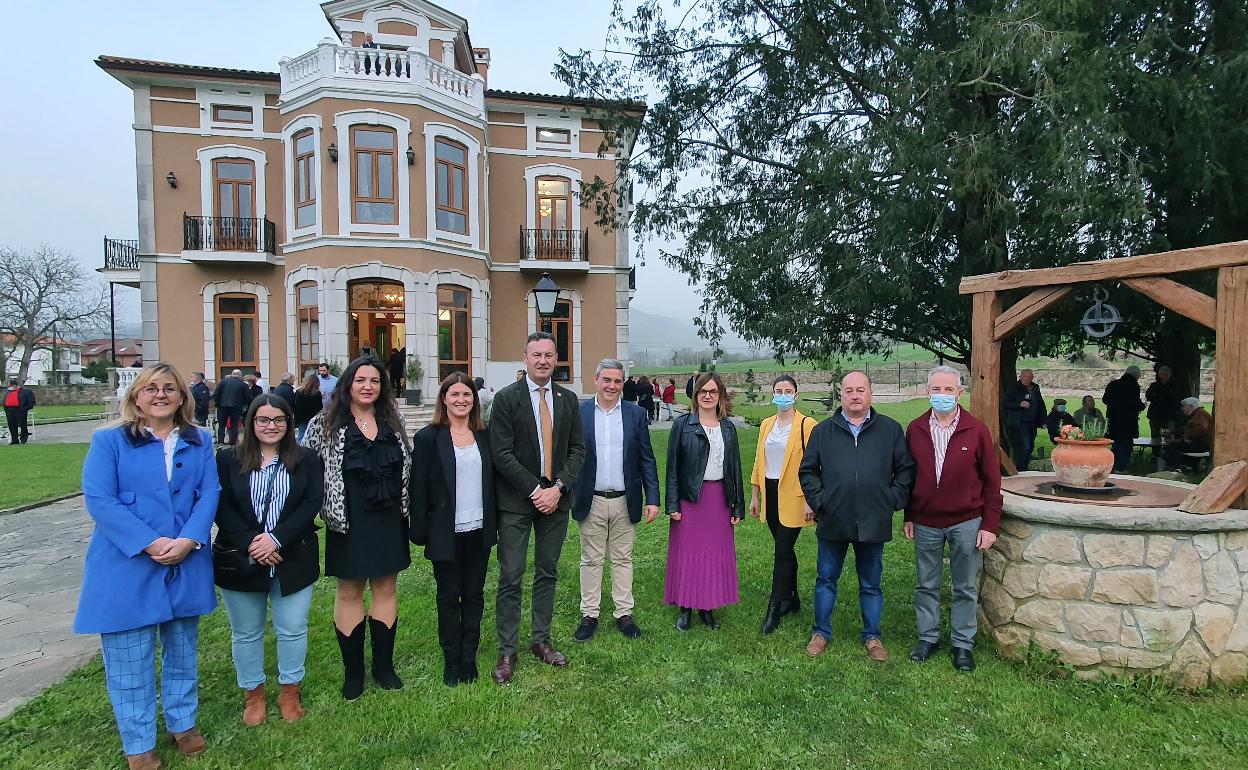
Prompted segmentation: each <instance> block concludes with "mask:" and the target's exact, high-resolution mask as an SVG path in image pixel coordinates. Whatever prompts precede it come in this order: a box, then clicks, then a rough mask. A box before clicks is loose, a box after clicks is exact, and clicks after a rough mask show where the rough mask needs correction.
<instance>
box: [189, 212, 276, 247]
mask: <svg viewBox="0 0 1248 770" xmlns="http://www.w3.org/2000/svg"><path fill="white" fill-rule="evenodd" d="M182 248H183V249H185V250H187V251H250V252H255V253H258V254H259V253H265V254H277V230H276V228H274V226H273V223H272V222H270V221H269V220H268V219H255V218H251V217H193V216H191V215H189V214H183V215H182Z"/></svg>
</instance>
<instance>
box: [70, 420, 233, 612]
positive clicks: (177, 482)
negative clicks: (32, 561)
mask: <svg viewBox="0 0 1248 770" xmlns="http://www.w3.org/2000/svg"><path fill="white" fill-rule="evenodd" d="M190 430H193V431H195V433H194V434H192V435H189V436H188V434H186V433H184V434H182V435H181V436H179V438H178V444H177V448H176V449H175V450H174V455H173V475H172V477H171V479H170V480H169V481H166V480H165V448H164V445H163V444H162V443H161V442H160V441H158V440H156V439H155V438H149V440H146V441H142V442H140V443H137V444H135V443H131V440H130V438H129V437H128V435H127V432H126V428H124V427H115V428H104V429H101V430H98V431H96V432H95V435H94V436H92V437H91V448H90V449H89V450H88V451H87V459H86V461H85V462H84V463H83V466H82V493H83V497H84V499H85V500H86V504H87V513H89V514H90V515H91V518H92V519H94V520H95V532H94V533H93V534H92V535H91V545H90V546H89V547H88V548H87V558H86V565H85V569H84V573H83V576H82V594H81V595H80V596H79V598H78V614H77V615H76V616H75V617H74V631H76V632H77V633H80V634H102V633H110V632H115V631H128V630H131V629H135V628H142V627H144V626H150V625H153V624H156V623H163V622H164V621H166V620H173V619H174V618H186V617H192V616H196V615H207V614H208V613H210V612H212V611H213V610H214V609H215V608H216V606H217V596H216V591H215V590H214V589H213V584H212V549H211V548H210V547H209V544H210V542H211V533H212V522H213V519H214V518H215V517H216V514H217V499H218V498H219V497H220V495H221V484H220V483H219V482H218V481H217V463H216V459H215V458H214V457H213V453H212V439H211V437H209V435H208V433H207V431H204V430H202V429H200V428H191V429H190ZM188 438H190V440H189V441H188V440H187V439H188ZM158 537H173V538H176V537H188V538H190V539H192V540H194V541H196V542H198V543H202V544H203V547H202V548H200V549H198V550H195V551H191V552H190V553H189V554H188V555H187V557H186V558H185V559H183V560H182V563H180V564H176V565H174V566H172V567H166V566H163V565H161V564H157V563H156V562H155V561H153V560H152V558H151V557H150V556H148V555H147V554H146V553H144V552H143V549H144V548H147V547H148V546H149V545H151V544H152V541H153V540H155V539H156V538H158Z"/></svg>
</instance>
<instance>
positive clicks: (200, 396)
mask: <svg viewBox="0 0 1248 770" xmlns="http://www.w3.org/2000/svg"><path fill="white" fill-rule="evenodd" d="M191 398H193V399H195V422H197V423H199V424H200V425H207V424H208V402H209V401H211V400H212V391H211V390H209V389H208V385H207V383H205V382H204V373H203V372H191Z"/></svg>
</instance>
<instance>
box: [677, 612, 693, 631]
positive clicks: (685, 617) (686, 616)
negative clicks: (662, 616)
mask: <svg viewBox="0 0 1248 770" xmlns="http://www.w3.org/2000/svg"><path fill="white" fill-rule="evenodd" d="M692 615H693V610H692V609H691V608H689V607H681V608H680V612H678V613H676V630H677V631H688V630H689V623H690V620H691V616H692Z"/></svg>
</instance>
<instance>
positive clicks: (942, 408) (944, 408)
mask: <svg viewBox="0 0 1248 770" xmlns="http://www.w3.org/2000/svg"><path fill="white" fill-rule="evenodd" d="M928 400H929V401H931V402H932V408H933V409H935V410H936V411H937V412H940V413H941V414H948V413H949V412H952V411H953V410H954V408H955V407H956V406H957V405H958V397H957V396H951V395H949V394H948V393H933V394H932V395H930V396H928Z"/></svg>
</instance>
